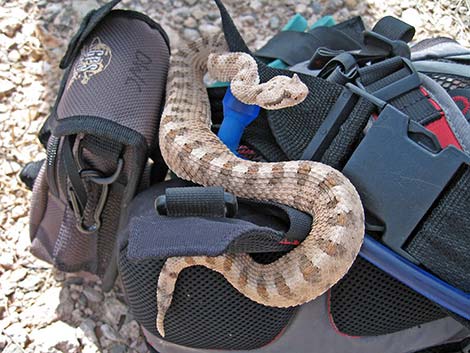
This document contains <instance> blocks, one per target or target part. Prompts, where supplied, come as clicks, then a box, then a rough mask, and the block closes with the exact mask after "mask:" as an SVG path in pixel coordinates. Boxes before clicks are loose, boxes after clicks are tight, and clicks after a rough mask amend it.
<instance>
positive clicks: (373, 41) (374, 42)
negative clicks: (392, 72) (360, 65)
mask: <svg viewBox="0 0 470 353" xmlns="http://www.w3.org/2000/svg"><path fill="white" fill-rule="evenodd" d="M364 44H365V45H366V46H367V45H371V46H377V47H383V46H384V44H385V46H386V47H387V49H388V50H389V51H390V54H391V56H401V57H404V58H410V56H411V54H410V47H409V46H408V44H407V43H406V42H404V41H402V40H393V39H390V38H387V37H385V36H383V35H381V34H379V33H377V32H374V31H364Z"/></svg>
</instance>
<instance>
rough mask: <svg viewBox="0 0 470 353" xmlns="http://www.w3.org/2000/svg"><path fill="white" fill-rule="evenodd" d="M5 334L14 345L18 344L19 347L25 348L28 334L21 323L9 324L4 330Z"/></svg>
mask: <svg viewBox="0 0 470 353" xmlns="http://www.w3.org/2000/svg"><path fill="white" fill-rule="evenodd" d="M5 332H6V334H7V335H8V336H10V337H11V339H12V340H13V341H14V342H15V343H17V344H19V345H20V346H21V347H24V346H25V344H26V341H27V340H28V332H27V331H26V329H25V328H24V327H23V324H22V323H21V322H16V323H13V324H11V325H10V326H8V327H7V328H6V329H5Z"/></svg>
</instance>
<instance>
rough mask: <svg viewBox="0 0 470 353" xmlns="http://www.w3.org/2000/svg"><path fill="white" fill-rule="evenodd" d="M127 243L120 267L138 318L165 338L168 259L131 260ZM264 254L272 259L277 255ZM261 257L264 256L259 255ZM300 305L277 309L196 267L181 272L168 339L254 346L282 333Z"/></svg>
mask: <svg viewBox="0 0 470 353" xmlns="http://www.w3.org/2000/svg"><path fill="white" fill-rule="evenodd" d="M126 252H127V247H124V248H122V250H121V252H120V258H119V269H120V273H121V278H122V282H123V287H124V288H125V291H126V296H127V300H128V303H129V306H130V308H131V311H132V313H133V314H134V316H135V318H136V320H137V321H138V322H140V323H141V324H142V325H143V326H144V327H145V328H146V329H147V330H148V331H149V332H151V333H152V334H154V335H155V336H157V337H160V335H159V334H158V332H157V330H156V327H155V320H156V315H157V309H156V308H157V303H156V289H157V279H158V273H159V272H160V270H161V268H162V266H163V263H164V260H157V259H150V260H145V261H139V262H136V263H133V262H130V261H128V259H127V256H126ZM257 256H258V257H260V259H259V260H261V261H263V260H264V261H263V262H267V260H268V259H269V258H271V259H273V257H271V256H269V255H268V256H266V257H262V256H261V255H259V254H258V255H257ZM257 260H258V259H257ZM294 313H295V308H288V309H283V308H272V307H266V306H263V305H260V304H257V303H255V302H253V301H251V300H250V299H248V298H246V297H245V296H243V295H242V294H240V293H239V292H238V291H237V290H236V289H234V288H233V287H232V286H231V285H230V284H229V283H228V282H227V281H226V280H225V279H224V278H223V276H222V275H220V274H218V273H216V272H214V271H211V270H209V269H207V268H205V267H201V266H195V267H190V268H187V269H185V270H184V271H182V272H181V274H180V276H179V277H178V281H177V283H176V288H175V293H174V297H173V303H172V305H171V307H170V309H169V310H168V312H167V314H166V319H165V330H166V337H165V340H167V341H169V342H173V343H175V344H179V345H184V346H188V347H192V348H202V349H225V350H229V349H230V350H248V349H256V348H259V347H262V346H264V345H266V344H268V343H269V342H271V341H272V340H274V339H275V338H276V336H277V335H278V334H279V333H280V332H281V331H282V330H283V329H284V327H286V325H287V323H288V322H289V320H290V319H291V317H292V316H293V314H294Z"/></svg>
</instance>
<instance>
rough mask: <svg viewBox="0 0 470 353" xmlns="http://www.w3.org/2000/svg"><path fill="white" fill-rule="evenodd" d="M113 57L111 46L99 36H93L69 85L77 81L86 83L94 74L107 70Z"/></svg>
mask: <svg viewBox="0 0 470 353" xmlns="http://www.w3.org/2000/svg"><path fill="white" fill-rule="evenodd" d="M111 58H112V53H111V48H110V47H109V46H107V45H106V44H105V43H103V42H102V41H101V39H100V38H99V37H95V38H93V40H92V41H91V43H90V44H89V45H87V46H85V47H84V48H83V49H82V51H81V53H80V58H79V59H78V62H77V63H76V64H75V67H74V69H73V76H72V79H71V80H70V83H69V87H70V86H71V85H72V83H74V82H75V81H79V82H80V83H81V84H83V85H86V84H87V83H88V81H90V79H91V78H92V77H93V76H95V75H97V74H99V73H100V72H103V71H104V70H106V68H107V67H108V65H109V63H110V62H111Z"/></svg>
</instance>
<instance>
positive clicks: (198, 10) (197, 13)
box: [192, 7, 206, 20]
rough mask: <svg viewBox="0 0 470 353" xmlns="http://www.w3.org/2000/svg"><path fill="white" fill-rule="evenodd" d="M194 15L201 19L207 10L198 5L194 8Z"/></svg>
mask: <svg viewBox="0 0 470 353" xmlns="http://www.w3.org/2000/svg"><path fill="white" fill-rule="evenodd" d="M192 15H193V17H194V18H195V19H196V20H200V19H202V18H203V17H204V16H205V15H206V12H205V11H203V10H202V9H201V8H199V7H196V8H195V9H194V10H193V12H192Z"/></svg>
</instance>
